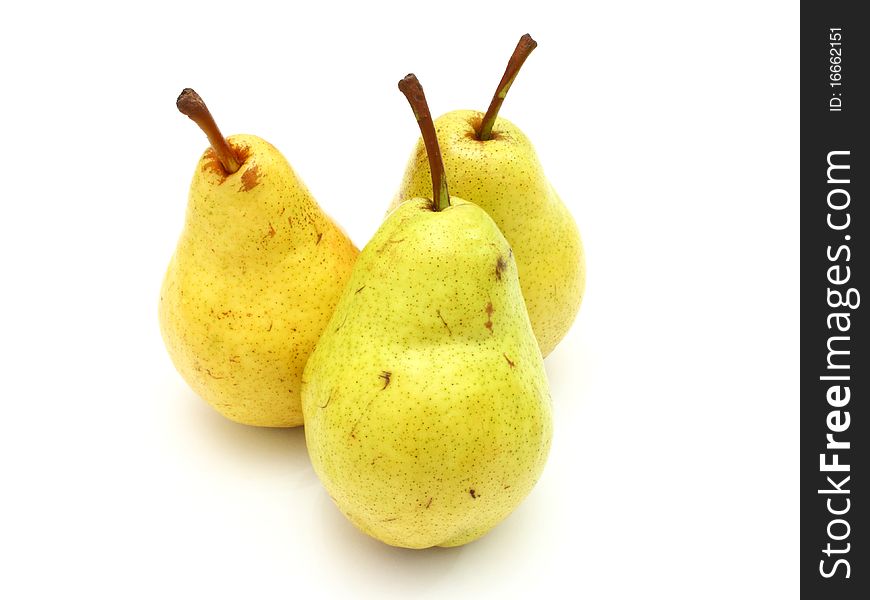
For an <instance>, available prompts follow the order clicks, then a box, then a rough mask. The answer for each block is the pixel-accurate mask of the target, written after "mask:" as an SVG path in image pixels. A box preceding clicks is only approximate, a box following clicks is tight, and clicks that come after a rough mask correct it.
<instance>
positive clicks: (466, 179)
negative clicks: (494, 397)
mask: <svg viewBox="0 0 870 600" xmlns="http://www.w3.org/2000/svg"><path fill="white" fill-rule="evenodd" d="M482 118H483V113H481V112H478V111H472V110H457V111H453V112H450V113H447V114H445V115H442V116H440V117H438V118H437V119H436V120H435V129H436V131H437V133H438V138H439V140H440V142H441V153H442V156H443V158H444V168H445V170H446V173H447V179H448V180H449V181H450V191H451V192H452V193H454V194H456V195H458V196H460V197H462V198H466V199H467V200H468V201H469V202H474V203H475V204H477V205H478V206H480V207H481V208H483V209H484V210H485V211H486V212H487V213H488V214H489V216H491V217H492V219H493V220H494V221H495V222H496V224H497V225H498V227H499V229H501V231H502V233H503V234H504V236H505V238H507V241H508V242H509V243H510V245H511V248H513V251H514V255H515V257H516V262H517V268H518V270H519V278H520V285H521V286H522V290H523V297H524V298H525V301H526V306H527V307H528V310H529V318H530V319H531V322H532V328H533V329H534V331H535V336H536V338H537V340H538V343H539V344H540V348H541V353H542V354H543V355H544V356H547V355H548V354H549V353H550V352H552V351H553V349H554V348H555V347H556V345H557V344H558V343H559V342H560V341H561V340H562V338H563V337H564V336H565V334H566V333H567V332H568V329H569V328H570V327H571V324H572V323H573V322H574V318H575V317H576V315H577V312H578V310H579V309H580V303H581V302H582V299H583V292H584V289H585V286H586V259H585V255H584V252H583V243H582V242H581V240H580V233H579V231H578V229H577V224H576V223H575V221H574V218H573V217H572V216H571V213H570V212H569V211H568V209H567V207H566V206H565V205H564V204H563V203H562V200H561V199H560V198H559V195H558V194H557V193H556V190H555V189H554V188H553V186H552V185H551V184H550V182H549V181H548V180H547V177H546V176H545V175H544V170H543V168H542V167H541V163H540V161H539V160H538V157H537V154H536V153H535V149H534V147H533V146H532V144H531V142H530V141H529V139H528V138H527V137H526V136H525V134H523V132H522V131H520V129H519V128H518V127H517V126H516V125H514V124H513V123H511V122H510V121H508V120H507V119H504V118H502V117H499V118H498V119H496V121H495V126H494V127H493V136H492V139H489V140H486V141H481V140H478V139H477V131H478V130H479V128H480V122H481V119H482ZM429 181H430V174H429V164H428V162H427V160H426V150H425V148H424V147H423V143H422V140H420V141H418V143H417V147H416V149H415V151H414V153H413V154H412V156H411V159H410V161H409V163H408V166H407V168H406V170H405V175H404V177H403V179H402V184H401V186H400V187H399V192H398V194H397V195H396V197H395V198H394V200H393V204H392V206H391V209H392V208H395V207H396V206H397V205H398V204H399V203H401V202H402V201H404V200H406V199H409V198H414V197H417V196H420V195H422V194H425V193H426V190H427V189H428V188H429V187H430V186H431V184H430V183H429Z"/></svg>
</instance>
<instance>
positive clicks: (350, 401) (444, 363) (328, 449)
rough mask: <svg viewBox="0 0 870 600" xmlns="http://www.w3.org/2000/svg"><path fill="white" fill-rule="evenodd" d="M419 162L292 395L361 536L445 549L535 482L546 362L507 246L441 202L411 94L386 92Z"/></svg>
mask: <svg viewBox="0 0 870 600" xmlns="http://www.w3.org/2000/svg"><path fill="white" fill-rule="evenodd" d="M399 88H400V89H401V90H402V91H403V93H405V95H406V96H407V97H408V100H409V102H410V103H411V106H412V107H413V108H414V113H415V115H416V117H417V120H418V123H419V125H420V128H421V130H422V131H423V138H424V140H426V147H427V149H428V156H429V159H430V161H432V165H433V166H432V169H431V171H432V173H433V177H432V179H431V184H432V188H430V189H431V190H432V191H431V192H429V193H427V199H423V198H415V199H412V200H410V201H408V202H405V203H404V204H402V205H401V206H400V207H399V208H397V209H396V210H395V211H394V212H393V213H392V214H390V215H389V216H388V217H387V219H386V221H385V222H384V223H383V224H382V225H381V227H380V229H379V230H378V232H377V233H376V234H375V235H374V237H373V238H372V240H371V241H370V242H369V243H368V244H367V245H366V247H365V248H364V249H363V251H362V253H361V254H360V257H359V260H358V261H357V263H356V265H355V267H354V270H353V273H352V275H351V277H350V281H349V283H348V285H347V287H346V288H345V291H344V293H343V294H342V296H341V299H340V300H339V302H338V306H337V307H336V311H335V313H334V314H333V316H332V319H331V321H330V322H329V325H328V326H327V328H326V330H325V331H324V333H323V336H322V337H321V338H320V341H319V342H318V344H317V348H316V349H315V351H314V353H313V354H312V355H311V358H310V359H309V360H308V364H307V366H306V368H305V375H304V381H303V386H302V408H303V410H304V413H305V436H306V441H307V445H308V452H309V454H310V456H311V461H312V464H313V465H314V469H315V471H316V472H317V474H318V476H319V477H320V479H321V481H322V482H323V484H324V486H325V487H326V489H327V490H328V492H329V495H330V496H331V497H332V499H333V500H334V502H335V503H336V505H337V506H338V508H339V509H340V510H341V511H342V512H343V513H344V514H345V515H346V516H347V518H348V519H350V521H351V522H353V523H354V524H355V525H356V526H357V527H358V528H359V529H361V530H362V531H363V532H365V533H367V534H368V535H370V536H372V537H375V538H377V539H379V540H381V541H383V542H385V543H387V544H390V545H394V546H402V547H407V548H426V547H429V546H458V545H461V544H465V543H467V542H470V541H472V540H474V539H477V538H478V537H480V536H482V535H483V534H485V533H486V532H487V531H489V530H490V529H491V528H492V527H494V526H495V525H496V524H497V523H499V522H500V521H501V520H502V519H504V518H505V517H506V516H507V515H508V514H510V512H511V511H512V510H513V509H514V508H516V506H517V505H518V504H519V503H520V502H521V501H522V500H523V498H524V497H525V496H526V495H527V494H528V493H529V491H530V490H531V489H532V487H533V486H534V484H535V482H536V481H537V479H538V477H539V476H540V474H541V471H542V470H543V467H544V462H545V461H546V458H547V453H548V451H549V448H550V439H551V435H552V416H551V410H550V397H549V389H548V385H547V380H546V376H545V373H544V368H543V359H542V357H541V353H540V350H539V349H538V345H537V342H536V341H535V338H534V334H533V332H532V327H531V324H530V323H529V318H528V314H527V312H526V308H525V305H524V303H523V297H522V293H521V291H520V287H519V282H518V279H517V270H516V264H515V262H514V260H513V255H512V253H511V249H510V246H509V245H508V243H507V241H506V240H505V238H504V236H503V235H502V234H501V232H500V231H499V230H498V227H496V225H495V223H494V222H493V220H492V219H491V218H490V217H489V216H488V215H487V214H486V213H485V212H484V211H483V210H482V209H481V208H480V207H478V206H476V205H474V204H471V203H468V202H465V201H464V200H462V199H460V198H457V197H456V196H452V197H451V196H450V195H449V194H448V191H447V183H446V180H445V179H444V177H443V166H442V165H441V159H440V156H439V153H438V144H437V140H436V137H435V130H434V128H433V127H432V120H431V118H430V116H429V111H428V107H427V105H426V100H425V97H424V95H423V90H422V87H420V85H419V82H418V81H417V79H416V78H415V77H413V75H409V76H408V77H406V78H405V79H403V80H402V82H401V83H400V84H399Z"/></svg>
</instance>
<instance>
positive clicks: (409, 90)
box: [399, 73, 450, 212]
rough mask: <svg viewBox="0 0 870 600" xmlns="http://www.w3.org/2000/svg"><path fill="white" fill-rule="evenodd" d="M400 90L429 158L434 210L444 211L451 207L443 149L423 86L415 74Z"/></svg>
mask: <svg viewBox="0 0 870 600" xmlns="http://www.w3.org/2000/svg"><path fill="white" fill-rule="evenodd" d="M399 90H400V91H401V92H402V93H403V94H405V98H407V99H408V104H410V105H411V109H412V110H413V111H414V117H416V119H417V125H419V127H420V133H421V134H422V135H423V143H424V144H425V145H426V154H427V155H428V156H429V171H430V172H431V173H432V210H434V211H436V212H437V211H442V210H444V209H445V208H447V207H448V206H450V194H449V193H448V192H447V177H446V176H445V175H444V161H443V160H442V159H441V148H439V146H438V136H437V135H436V134H435V124H434V123H433V122H432V115H431V114H430V113H429V105H428V104H427V103H426V95H425V94H424V93H423V86H422V85H420V82H419V81H417V76H416V75H414V74H413V73H411V74H409V75H406V76H405V78H404V79H402V80H401V81H400V82H399Z"/></svg>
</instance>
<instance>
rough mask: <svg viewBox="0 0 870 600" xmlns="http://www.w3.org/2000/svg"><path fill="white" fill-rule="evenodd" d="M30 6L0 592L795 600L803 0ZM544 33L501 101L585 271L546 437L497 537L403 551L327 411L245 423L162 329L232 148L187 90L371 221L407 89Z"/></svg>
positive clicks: (484, 96) (0, 311) (358, 235)
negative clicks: (160, 307)
mask: <svg viewBox="0 0 870 600" xmlns="http://www.w3.org/2000/svg"><path fill="white" fill-rule="evenodd" d="M24 4H25V3H16V5H15V6H14V7H13V8H11V12H10V8H9V7H7V8H5V9H4V13H5V14H4V17H3V19H2V21H0V51H2V52H0V56H2V57H3V58H2V65H3V67H2V79H3V88H4V89H5V91H4V92H3V95H2V99H0V104H2V111H0V124H2V127H0V132H2V142H0V165H2V187H0V189H2V207H0V211H2V212H0V215H2V217H0V260H2V280H0V281H2V297H0V303H2V304H0V316H2V320H3V322H2V344H0V364H2V380H0V398H2V406H3V410H2V416H0V461H2V462H0V465H2V487H3V488H4V489H5V491H4V492H3V493H2V496H0V504H2V507H0V560H2V572H3V575H2V577H0V596H2V597H6V598H13V597H14V598H20V597H40V596H52V597H70V596H72V595H73V592H76V591H78V592H83V593H85V594H86V595H87V597H94V598H97V597H99V598H104V597H105V598H121V597H147V598H159V597H190V598H224V597H227V598H229V597H233V598H257V597H262V598H264V597H296V598H309V597H310V598H316V597H335V598H342V597H347V598H389V597H401V598H478V599H479V598H490V597H498V598H529V597H533V596H534V597H536V596H542V597H567V596H572V597H579V598H647V597H662V598H734V597H738V596H739V597H752V598H773V597H775V598H788V597H796V596H797V588H798V577H797V574H798V573H797V564H798V549H797V545H798V533H799V532H798V508H799V506H798V495H797V493H798V490H797V486H798V422H799V417H798V380H797V374H798V368H799V358H798V338H799V329H798V312H799V296H798V283H799V270H798V269H799V263H798V248H799V235H798V225H799V215H798V183H797V182H798V166H799V159H798V149H799V124H798V108H799V100H798V83H799V76H798V25H799V14H798V6H797V3H793V2H757V1H752V2H729V3H721V4H715V5H714V4H713V3H699V2H691V1H686V2H673V1H671V2H661V1H660V2H631V3H629V2H610V3H603V2H594V3H592V2H590V3H583V4H576V3H567V2H560V3H558V4H552V5H551V4H548V3H546V2H542V1H539V0H535V1H531V2H530V1H526V2H523V3H511V2H497V3H489V4H488V5H486V6H484V4H483V3H471V2H441V1H439V2H402V3H397V4H396V6H394V7H388V6H379V5H375V4H373V3H370V2H368V3H356V6H355V7H349V6H338V5H332V3H319V2H318V3H314V2H312V3H306V6H304V7H303V6H291V4H293V3H284V6H283V9H280V10H279V9H277V7H276V6H270V5H267V4H264V3H259V2H250V1H246V2H242V1H240V0H237V1H236V2H234V3H219V2H215V1H212V2H208V3H198V4H197V5H195V6H194V5H193V4H192V3H190V4H188V3H181V2H177V3H175V4H174V5H172V6H165V7H161V6H159V5H156V4H155V5H152V4H150V3H146V4H143V7H142V8H135V9H131V8H126V9H125V8H120V6H121V5H120V4H114V5H113V4H108V3H107V4H106V5H105V6H97V5H94V4H92V3H87V2H85V3H64V4H62V5H61V4H60V3H58V6H49V5H43V6H36V5H34V6H32V7H30V8H22V6H23V5H24ZM276 4H277V3H276ZM315 4H316V6H317V8H313V6H314V5H315ZM568 5H571V6H572V7H573V8H571V9H570V10H568V9H567V8H565V7H567V6H568ZM146 6H147V7H148V8H145V7H146ZM555 6H561V7H562V8H561V9H557V8H554V7H555ZM526 31H528V32H530V33H532V35H533V36H534V37H535V38H536V39H537V40H538V42H539V47H538V49H537V50H536V51H535V52H534V53H533V54H532V56H531V57H530V58H529V60H528V62H527V63H526V66H525V67H524V69H523V72H522V73H521V74H520V76H519V78H518V79H517V81H516V84H515V85H514V87H513V89H512V91H511V93H510V95H509V97H508V99H507V101H506V102H505V105H504V108H503V111H502V114H503V115H504V116H505V117H507V118H509V119H511V120H512V121H514V122H515V123H517V124H518V125H519V126H520V127H521V128H523V130H524V131H525V132H526V133H527V134H528V136H529V137H530V138H531V139H532V140H533V142H534V143H535V145H536V147H537V150H538V153H539V155H540V158H541V160H542V162H543V164H544V166H545V169H546V172H547V174H548V175H549V177H550V179H551V180H552V181H553V183H554V185H555V186H556V187H557V189H558V190H559V191H560V193H561V196H562V198H563V199H564V200H565V202H566V203H567V204H568V205H569V206H570V208H571V210H572V212H573V214H574V216H575V217H576V219H577V221H578V223H579V225H580V228H581V232H582V234H583V238H584V241H585V243H586V248H587V252H588V268H589V278H588V288H587V295H586V299H585V302H584V304H583V307H582V309H581V312H580V316H579V318H578V320H577V321H576V323H575V324H574V327H573V329H572V330H571V332H570V334H569V335H568V337H567V338H566V339H565V340H564V341H563V343H562V344H561V345H560V346H559V347H558V348H557V349H556V351H555V352H554V353H553V354H552V355H551V356H550V357H549V358H548V359H547V361H546V367H547V372H548V374H549V376H550V381H551V388H552V395H553V400H554V407H555V437H554V441H553V446H552V452H551V455H550V460H549V462H548V464H547V468H546V470H545V473H544V475H543V477H542V478H541V480H540V481H539V483H538V485H537V487H536V488H535V490H534V491H533V492H532V494H531V495H530V496H529V498H528V499H527V500H526V501H525V502H524V503H523V504H522V505H521V506H520V508H519V509H518V510H517V511H516V512H515V513H514V514H513V515H512V516H511V517H510V518H508V519H507V520H506V521H505V522H503V523H502V524H501V525H500V526H498V527H497V528H496V529H495V530H493V531H492V532H491V533H490V534H488V535H487V536H485V537H484V538H483V539H481V540H479V541H477V542H475V543H472V544H470V545H468V546H466V547H463V548H459V549H452V550H445V549H433V550H428V551H407V550H400V549H395V548H390V547H387V546H384V545H382V544H380V543H379V542H376V541H374V540H371V539H369V538H367V537H365V536H363V535H362V534H360V533H358V532H357V531H356V530H355V529H354V528H353V527H352V526H351V525H350V524H349V523H348V522H347V521H345V519H344V518H343V517H342V516H341V515H340V513H339V512H338V511H337V509H335V508H334V507H333V505H332V504H331V502H330V500H329V498H328V497H327V495H326V493H325V492H324V490H323V489H322V487H321V486H320V484H319V482H318V481H317V478H316V477H315V475H314V473H313V472H312V470H311V467H310V464H309V461H308V457H307V455H306V451H305V442H304V437H303V432H302V430H301V429H297V430H259V429H254V428H249V427H244V426H240V425H236V424H233V423H230V422H228V421H226V420H224V419H223V418H222V417H220V416H219V415H218V414H217V413H215V412H214V411H212V410H211V409H210V408H209V407H208V406H207V405H206V404H205V403H204V402H202V401H201V400H200V399H198V398H197V397H196V396H195V395H194V394H193V393H192V392H191V391H189V389H188V388H187V387H186V385H185V384H184V382H183V381H182V380H181V378H180V377H179V376H178V375H177V374H176V372H175V370H174V369H173V367H172V364H171V363H170V361H169V359H168V357H167V355H166V352H165V351H164V348H163V344H162V341H161V338H160V335H159V331H158V325H157V296H158V290H159V286H160V282H161V279H162V276H163V272H164V269H165V267H166V264H167V262H168V260H169V257H170V255H171V253H172V251H173V249H174V246H175V242H176V239H177V236H178V234H179V232H180V229H181V226H182V223H183V217H184V210H185V203H186V198H187V186H188V184H189V181H190V177H191V176H192V173H193V168H194V166H195V164H196V161H197V158H198V156H199V155H200V153H201V152H202V150H203V149H204V148H205V147H206V140H205V138H204V136H203V135H202V134H201V133H200V132H199V131H198V130H197V129H196V127H195V126H194V125H193V123H191V122H190V121H188V120H187V119H186V118H185V117H183V116H181V115H179V114H178V113H177V112H176V110H175V107H174V101H175V97H176V95H177V94H178V92H179V91H180V90H181V89H182V88H183V87H185V86H190V87H194V88H195V89H197V90H198V91H199V92H200V93H201V94H202V95H203V96H204V98H205V99H206V101H207V102H208V104H209V105H210V107H211V109H212V111H213V113H214V114H215V116H216V118H217V120H218V122H219V124H220V125H221V127H222V129H223V130H224V133H226V134H230V133H241V132H247V133H255V134H259V135H261V136H263V137H265V138H266V139H268V140H270V141H271V142H272V143H273V144H275V145H276V146H278V147H279V148H280V149H281V150H282V152H283V153H284V154H285V156H287V158H288V159H289V160H290V162H291V163H292V164H293V165H294V167H295V168H296V170H297V172H298V173H299V174H300V175H301V176H302V177H303V178H304V179H305V181H306V182H307V184H308V185H309V187H310V189H311V190H312V191H313V193H314V194H315V196H316V197H317V198H318V199H319V201H320V203H321V205H322V206H323V207H324V208H325V210H326V211H327V212H329V213H330V214H331V215H333V216H334V217H336V218H337V219H338V220H339V221H340V222H341V223H342V224H343V225H344V227H345V228H346V229H347V230H348V232H349V233H350V235H351V237H352V238H353V239H354V241H355V242H356V243H357V244H358V245H360V246H362V245H364V244H365V242H366V241H367V240H368V238H369V237H370V236H371V235H372V234H373V232H374V231H375V230H376V229H377V227H378V225H379V222H380V220H381V218H382V216H383V213H384V210H385V208H386V207H387V205H388V203H389V201H390V200H391V198H392V195H393V193H394V192H395V190H396V187H397V185H398V183H399V180H400V178H401V175H402V172H403V169H404V166H405V161H406V160H407V157H408V154H409V153H410V151H411V148H412V147H413V144H414V141H415V140H416V137H417V129H416V125H415V123H414V120H413V117H412V115H411V112H410V109H409V108H408V106H407V104H406V101H405V99H404V97H402V95H401V94H400V93H399V92H398V91H397V89H396V82H397V81H398V80H399V79H400V78H401V77H402V76H403V75H405V74H406V73H407V72H409V71H414V72H415V73H416V74H417V75H418V76H419V77H420V79H421V81H422V83H423V85H424V87H425V89H426V94H427V96H428V98H429V101H430V105H431V107H432V111H433V112H434V113H435V114H441V113H443V112H446V111H448V110H452V109H456V108H476V109H480V110H483V109H485V107H486V105H487V103H488V101H489V98H490V97H491V94H492V92H493V89H494V86H495V85H496V83H497V82H498V79H499V77H500V76H501V73H502V70H503V68H504V65H505V62H506V60H507V58H508V56H509V54H510V52H511V50H512V49H513V47H514V44H515V43H516V40H517V38H518V37H519V35H520V34H522V33H524V32H526Z"/></svg>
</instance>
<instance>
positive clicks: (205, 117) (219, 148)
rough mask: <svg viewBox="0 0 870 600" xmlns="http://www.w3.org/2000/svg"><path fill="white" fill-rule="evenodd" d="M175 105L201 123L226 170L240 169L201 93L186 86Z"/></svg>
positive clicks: (194, 120) (182, 112)
mask: <svg viewBox="0 0 870 600" xmlns="http://www.w3.org/2000/svg"><path fill="white" fill-rule="evenodd" d="M175 106H176V107H178V110H179V111H180V112H181V114H183V115H187V116H188V117H190V120H191V121H193V122H194V123H196V124H197V125H199V128H200V129H202V131H203V133H205V135H207V136H208V141H209V143H210V144H211V147H212V149H213V150H214V153H215V154H216V155H217V158H218V160H219V161H220V163H221V165H223V167H224V171H226V172H227V173H235V172H236V171H238V170H239V167H240V166H241V165H239V160H238V158H237V157H236V153H235V152H234V151H233V149H232V148H231V147H230V145H229V143H228V142H227V140H226V138H224V136H223V135H221V130H220V129H218V126H217V123H215V122H214V117H212V116H211V113H210V112H209V110H208V107H207V106H206V105H205V102H203V100H202V98H201V97H200V95H199V94H197V93H196V92H194V91H193V90H192V89H190V88H184V90H182V92H181V94H179V96H178V99H177V100H176V101H175Z"/></svg>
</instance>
